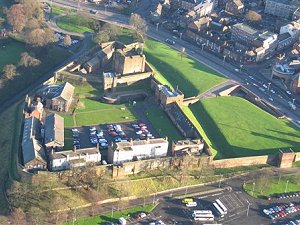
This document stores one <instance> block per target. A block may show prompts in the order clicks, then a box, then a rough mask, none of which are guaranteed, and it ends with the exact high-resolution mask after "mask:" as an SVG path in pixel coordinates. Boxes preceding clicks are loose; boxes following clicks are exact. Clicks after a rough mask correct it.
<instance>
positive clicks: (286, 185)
mask: <svg viewBox="0 0 300 225" xmlns="http://www.w3.org/2000/svg"><path fill="white" fill-rule="evenodd" d="M289 182H290V181H289V180H287V181H286V184H285V190H284V193H286V191H287V188H288V184H289Z"/></svg>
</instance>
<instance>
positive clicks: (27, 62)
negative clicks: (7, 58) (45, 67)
mask: <svg viewBox="0 0 300 225" xmlns="http://www.w3.org/2000/svg"><path fill="white" fill-rule="evenodd" d="M40 64H41V61H40V60H38V59H36V58H34V57H32V56H31V55H29V54H28V52H23V53H21V59H20V62H19V65H20V66H24V67H29V66H38V65H40Z"/></svg>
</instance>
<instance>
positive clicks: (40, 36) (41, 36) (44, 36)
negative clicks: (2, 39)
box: [25, 28, 57, 47]
mask: <svg viewBox="0 0 300 225" xmlns="http://www.w3.org/2000/svg"><path fill="white" fill-rule="evenodd" d="M25 40H26V42H27V43H28V44H31V45H33V46H39V47H41V46H44V45H46V44H49V43H51V42H54V41H56V40H57V39H56V37H55V34H54V32H53V31H52V30H50V29H49V28H45V29H43V28H37V29H34V30H31V31H29V32H27V34H26V35H25Z"/></svg>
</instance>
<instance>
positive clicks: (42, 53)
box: [0, 39, 70, 102]
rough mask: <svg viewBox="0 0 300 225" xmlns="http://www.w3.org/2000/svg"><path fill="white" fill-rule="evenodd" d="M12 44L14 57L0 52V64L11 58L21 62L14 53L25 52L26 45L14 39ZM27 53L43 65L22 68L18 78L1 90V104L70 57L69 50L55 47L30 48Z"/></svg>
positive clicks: (11, 52)
mask: <svg viewBox="0 0 300 225" xmlns="http://www.w3.org/2000/svg"><path fill="white" fill-rule="evenodd" d="M10 42H12V45H13V46H14V47H13V48H12V49H11V51H10V54H12V55H10V54H7V55H2V50H0V55H2V57H1V60H0V64H1V63H2V62H3V61H2V59H3V60H6V58H9V57H11V59H12V60H14V62H17V61H18V60H19V58H17V57H19V56H18V55H17V54H16V53H15V52H13V51H14V50H16V52H23V51H24V50H25V49H24V46H25V44H22V43H21V44H20V43H19V42H18V41H16V40H13V39H10ZM19 45H20V46H19ZM22 46H23V47H22ZM18 48H19V49H18ZM25 51H28V52H29V53H30V54H32V55H35V57H36V58H38V59H39V60H40V61H41V64H40V65H39V66H36V67H31V68H20V69H19V70H18V72H19V76H16V77H15V78H14V79H13V80H12V81H8V82H6V83H5V86H4V87H3V89H2V90H1V95H0V102H2V101H5V100H6V99H8V98H10V97H11V96H12V95H15V94H16V93H18V92H19V91H20V90H23V89H24V88H25V87H26V86H28V85H29V84H31V83H32V82H34V81H35V80H37V79H38V78H39V77H40V76H43V75H45V74H46V73H48V72H49V71H50V70H52V69H53V68H54V67H55V66H58V65H59V64H60V63H61V62H63V61H64V60H65V59H67V58H68V57H69V56H70V52H69V51H68V50H66V49H64V48H60V47H57V46H53V45H49V46H45V47H44V48H30V47H28V49H26V50H25ZM16 58H17V59H16ZM10 63H12V62H10Z"/></svg>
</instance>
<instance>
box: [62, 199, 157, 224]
mask: <svg viewBox="0 0 300 225" xmlns="http://www.w3.org/2000/svg"><path fill="white" fill-rule="evenodd" d="M154 208H155V205H154V206H153V205H152V204H149V205H145V207H142V206H138V207H134V208H129V209H126V210H122V211H115V212H114V213H113V216H112V214H111V213H106V214H103V215H97V216H91V217H85V218H80V219H77V221H76V222H75V224H76V225H99V224H106V223H107V222H113V223H115V224H117V223H118V219H119V218H120V217H123V218H125V219H127V218H129V217H134V215H135V214H136V213H138V212H146V213H150V212H151V211H152V210H153V209H154ZM128 215H129V217H128ZM69 224H70V225H71V224H72V222H68V223H66V225H69Z"/></svg>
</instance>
